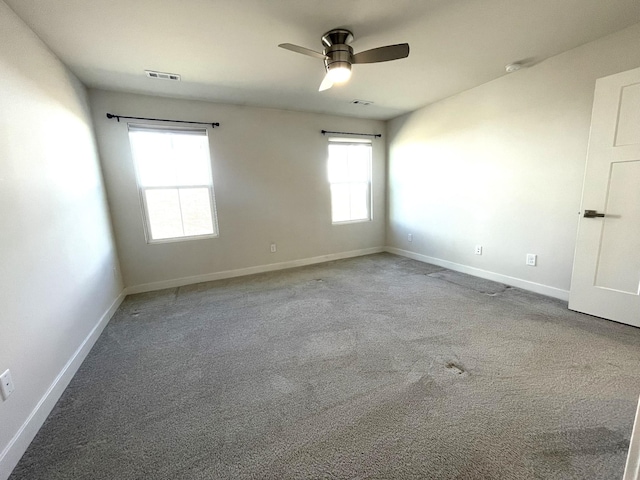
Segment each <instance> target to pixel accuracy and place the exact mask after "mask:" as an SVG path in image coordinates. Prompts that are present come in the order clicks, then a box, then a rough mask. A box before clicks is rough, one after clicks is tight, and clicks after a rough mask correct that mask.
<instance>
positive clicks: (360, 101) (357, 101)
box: [351, 100, 373, 107]
mask: <svg viewBox="0 0 640 480" xmlns="http://www.w3.org/2000/svg"><path fill="white" fill-rule="evenodd" d="M351 103H352V104H354V105H362V106H363V107H366V106H368V105H371V104H372V103H373V102H372V101H371V100H354V101H353V102H351Z"/></svg>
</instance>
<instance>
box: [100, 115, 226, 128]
mask: <svg viewBox="0 0 640 480" xmlns="http://www.w3.org/2000/svg"><path fill="white" fill-rule="evenodd" d="M107 118H116V119H117V120H118V122H119V121H120V119H121V118H129V119H131V120H151V121H153V122H173V123H197V124H198V125H211V127H213V128H215V127H219V126H220V124H219V123H218V122H188V121H186V120H167V119H166V118H145V117H125V116H124V115H114V114H113V113H107Z"/></svg>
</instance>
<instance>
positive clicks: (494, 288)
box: [428, 270, 511, 296]
mask: <svg viewBox="0 0 640 480" xmlns="http://www.w3.org/2000/svg"><path fill="white" fill-rule="evenodd" d="M428 276H429V277H431V278H437V279H439V280H443V281H445V282H448V283H453V284H455V285H459V286H461V287H466V288H469V289H471V290H474V291H476V292H479V293H484V294H486V295H490V296H496V295H499V294H501V293H504V292H505V291H506V290H509V289H510V288H511V287H510V286H508V285H504V284H502V283H498V282H492V281H491V280H485V279H484V278H479V277H472V276H471V275H466V274H464V273H459V272H454V271H451V270H442V271H440V272H434V273H430V274H428Z"/></svg>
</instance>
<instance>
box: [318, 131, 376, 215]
mask: <svg viewBox="0 0 640 480" xmlns="http://www.w3.org/2000/svg"><path fill="white" fill-rule="evenodd" d="M371 151H372V146H371V143H370V142H368V141H363V142H357V141H353V140H343V141H340V140H339V139H333V140H330V141H329V162H328V167H329V168H328V170H329V185H330V187H331V218H332V221H333V223H344V222H361V221H367V220H371Z"/></svg>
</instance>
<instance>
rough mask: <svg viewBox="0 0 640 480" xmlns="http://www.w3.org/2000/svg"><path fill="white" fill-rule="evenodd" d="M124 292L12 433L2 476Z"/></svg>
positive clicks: (0, 458) (0, 465) (2, 479)
mask: <svg viewBox="0 0 640 480" xmlns="http://www.w3.org/2000/svg"><path fill="white" fill-rule="evenodd" d="M125 296H126V295H125V293H124V292H122V293H120V295H119V296H118V298H116V299H115V300H114V301H113V303H112V304H111V306H110V307H109V308H108V309H107V311H106V312H104V314H103V315H102V317H100V320H99V321H98V323H97V324H96V326H95V327H93V329H92V330H91V332H90V333H89V335H87V337H86V338H85V339H84V341H83V342H82V344H80V346H79V347H78V349H77V350H76V351H75V353H74V354H73V355H72V356H71V358H70V359H69V361H68V362H67V363H66V365H65V366H64V367H63V368H62V370H61V371H60V373H59V374H58V376H57V377H56V378H55V380H54V381H53V383H52V384H51V385H50V386H49V388H48V389H47V391H46V392H45V394H44V395H43V396H42V398H41V399H40V401H39V402H38V404H37V405H36V407H35V408H34V409H33V411H32V412H31V414H30V415H29V417H28V418H27V419H26V420H25V422H24V423H23V424H22V426H21V427H20V429H19V430H18V432H17V433H16V434H15V435H14V436H13V438H12V439H11V441H10V442H9V444H8V445H7V446H6V447H5V449H4V450H3V451H2V453H1V454H0V480H6V479H7V478H9V475H11V471H12V470H13V469H14V468H15V466H16V465H17V464H18V461H19V460H20V458H21V457H22V455H23V454H24V452H26V451H27V447H28V446H29V444H30V443H31V441H32V440H33V439H34V437H35V436H36V434H37V433H38V430H40V427H42V424H43V423H44V421H45V420H46V419H47V417H48V416H49V414H50V413H51V410H53V407H54V406H55V404H56V402H57V401H58V400H59V399H60V396H61V395H62V393H63V392H64V390H65V388H67V385H69V382H70V381H71V379H72V378H73V376H74V375H75V374H76V372H77V371H78V368H80V365H82V362H83V361H84V359H85V358H86V357H87V355H88V354H89V351H90V350H91V348H92V347H93V345H94V344H95V343H96V340H98V337H99V336H100V334H101V333H102V331H103V330H104V328H105V327H106V326H107V324H108V323H109V320H111V317H112V316H113V314H114V313H115V312H116V310H117V309H118V307H119V306H120V304H121V303H122V301H123V300H124V298H125Z"/></svg>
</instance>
